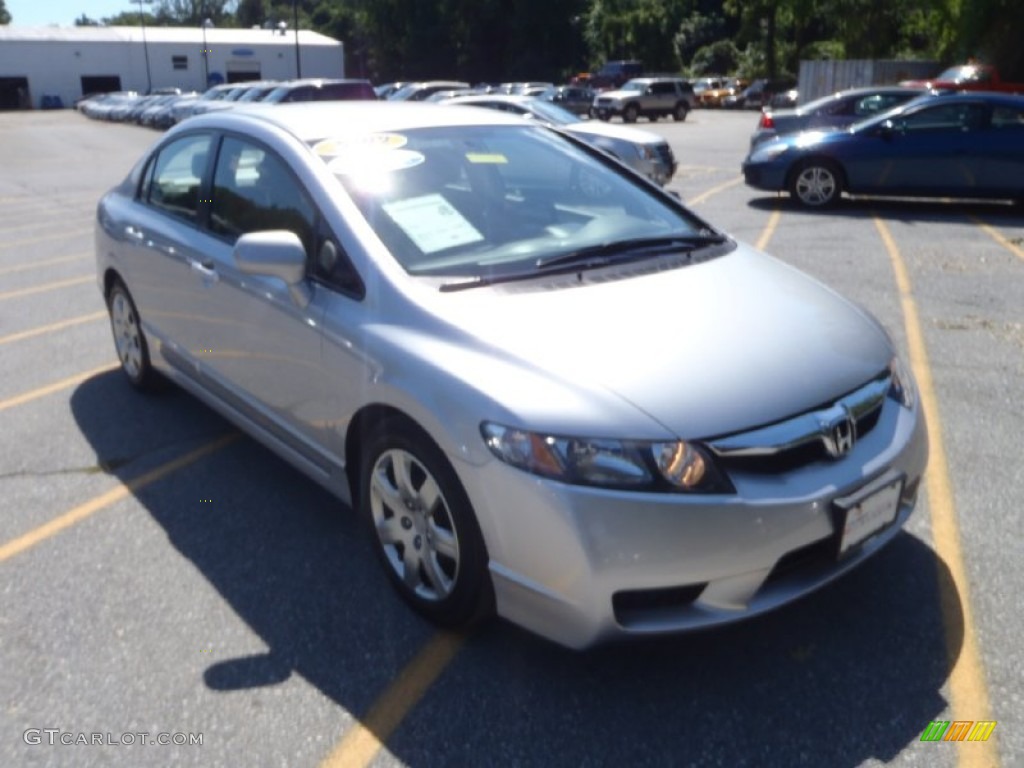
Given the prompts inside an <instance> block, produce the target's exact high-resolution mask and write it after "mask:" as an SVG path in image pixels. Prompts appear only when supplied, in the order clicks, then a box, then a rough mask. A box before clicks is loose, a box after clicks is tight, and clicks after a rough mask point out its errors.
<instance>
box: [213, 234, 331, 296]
mask: <svg viewBox="0 0 1024 768" xmlns="http://www.w3.org/2000/svg"><path fill="white" fill-rule="evenodd" d="M231 255H232V257H233V258H234V260H235V264H236V265H237V266H238V269H239V271H240V272H242V273H244V274H246V275H260V276H262V277H276V278H278V279H279V280H283V281H284V283H285V285H287V286H288V292H289V293H290V294H291V297H292V300H293V301H294V302H295V303H296V304H298V305H299V306H300V307H305V306H306V305H307V304H309V300H310V298H311V297H312V294H311V293H310V290H309V287H308V286H307V285H306V283H305V277H306V249H305V248H304V247H303V245H302V241H301V240H299V236H298V235H296V234H295V233H294V232H289V231H287V230H283V229H280V230H271V231H268V232H249V233H248V234H245V235H242V236H241V237H240V238H238V240H237V242H236V243H235V249H234V251H233V252H232V254H231Z"/></svg>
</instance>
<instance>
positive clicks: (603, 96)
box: [597, 90, 643, 99]
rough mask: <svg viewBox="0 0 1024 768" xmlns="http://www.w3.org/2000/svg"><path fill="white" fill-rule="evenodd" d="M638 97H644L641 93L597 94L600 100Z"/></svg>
mask: <svg viewBox="0 0 1024 768" xmlns="http://www.w3.org/2000/svg"><path fill="white" fill-rule="evenodd" d="M638 96H643V94H642V93H641V92H640V91H621V90H616V91H601V92H600V93H599V94H597V97H598V98H600V99H633V98H636V97H638Z"/></svg>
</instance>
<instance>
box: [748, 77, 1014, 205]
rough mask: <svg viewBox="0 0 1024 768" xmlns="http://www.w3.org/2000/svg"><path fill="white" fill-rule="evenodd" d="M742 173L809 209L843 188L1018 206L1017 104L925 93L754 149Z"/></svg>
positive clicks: (1000, 97)
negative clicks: (841, 125)
mask: <svg viewBox="0 0 1024 768" xmlns="http://www.w3.org/2000/svg"><path fill="white" fill-rule="evenodd" d="M743 175H744V178H745V179H746V182H747V184H749V185H750V186H752V187H755V188H757V189H764V190H771V191H781V190H789V192H790V194H791V195H792V196H793V199H795V200H797V201H799V202H800V203H802V204H804V205H807V206H813V207H822V206H827V205H832V204H834V203H836V202H837V201H838V200H839V198H840V196H841V195H842V193H843V192H849V193H851V194H865V195H903V196H914V197H970V198H996V199H1016V200H1024V98H1022V97H1020V96H1006V95H998V94H987V93H968V94H962V95H958V94H951V95H942V96H923V97H920V98H918V99H914V100H913V101H909V102H907V103H905V104H903V105H902V106H899V107H896V108H895V109H894V110H892V111H890V112H886V113H884V114H882V115H879V116H876V117H874V118H871V119H869V120H866V121H864V122H861V123H856V124H854V125H852V126H850V127H849V128H847V129H846V130H837V131H807V132H803V133H793V134H787V135H784V136H779V137H777V138H776V139H775V140H774V141H769V142H765V143H763V144H759V145H758V146H757V147H756V148H754V149H753V150H752V151H751V153H750V154H749V155H748V156H747V159H746V160H745V161H744V163H743Z"/></svg>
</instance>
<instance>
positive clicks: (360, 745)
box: [320, 632, 465, 768]
mask: <svg viewBox="0 0 1024 768" xmlns="http://www.w3.org/2000/svg"><path fill="white" fill-rule="evenodd" d="M464 639H465V638H464V637H463V636H461V635H454V634H450V633H447V632H440V633H438V634H437V635H435V636H434V637H433V638H432V639H431V641H430V642H429V643H427V644H426V645H425V646H424V647H423V649H422V650H421V651H420V652H419V653H418V654H416V658H414V659H413V660H412V661H411V662H409V664H407V665H406V667H405V669H403V670H402V672H401V673H400V674H399V675H398V677H397V678H396V679H395V681H394V682H393V683H391V685H390V686H388V688H387V690H386V691H384V693H383V694H381V696H380V697H379V698H378V699H377V701H375V702H374V703H373V706H372V707H370V711H369V712H367V714H366V717H365V718H364V719H363V721H362V722H356V724H355V725H353V726H352V728H351V729H349V731H348V733H346V734H345V736H344V738H342V740H341V741H340V742H339V743H338V745H337V746H336V747H335V748H334V751H333V752H331V754H330V755H328V757H327V758H326V759H325V760H324V761H323V762H322V763H320V768H362V766H366V765H369V764H370V762H371V761H372V760H373V759H374V757H376V755H377V753H378V752H380V750H381V748H382V747H383V746H384V742H385V741H387V739H388V737H389V736H390V735H391V734H392V733H393V732H394V730H395V728H396V727H398V725H399V723H401V722H402V720H403V719H404V718H405V716H406V715H407V714H409V711H410V710H411V709H412V708H413V707H414V706H416V703H417V702H418V701H419V700H420V699H421V698H423V694H424V693H426V692H427V689H428V688H430V686H431V685H433V683H434V681H435V680H437V678H438V677H440V675H441V673H442V672H444V670H445V668H446V667H447V666H448V664H449V663H450V662H451V660H452V659H454V658H455V656H456V655H457V654H458V652H459V649H460V648H461V647H462V643H463V641H464Z"/></svg>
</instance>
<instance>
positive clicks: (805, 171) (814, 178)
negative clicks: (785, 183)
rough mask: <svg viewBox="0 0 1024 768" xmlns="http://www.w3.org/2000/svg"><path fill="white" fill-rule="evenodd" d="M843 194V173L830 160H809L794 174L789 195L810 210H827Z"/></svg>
mask: <svg viewBox="0 0 1024 768" xmlns="http://www.w3.org/2000/svg"><path fill="white" fill-rule="evenodd" d="M842 193H843V181H842V172H841V171H840V169H839V166H837V165H836V164H835V163H833V162H831V161H830V160H822V159H816V160H807V161H805V162H804V163H802V164H801V165H800V166H799V167H798V168H797V169H796V170H795V171H794V172H793V177H792V179H791V181H790V183H789V194H790V195H791V196H792V197H793V199H794V200H796V201H797V202H799V203H801V204H802V205H806V206H807V207H809V208H827V207H829V206H831V205H835V203H836V202H837V201H838V200H839V198H840V196H841V195H842Z"/></svg>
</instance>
